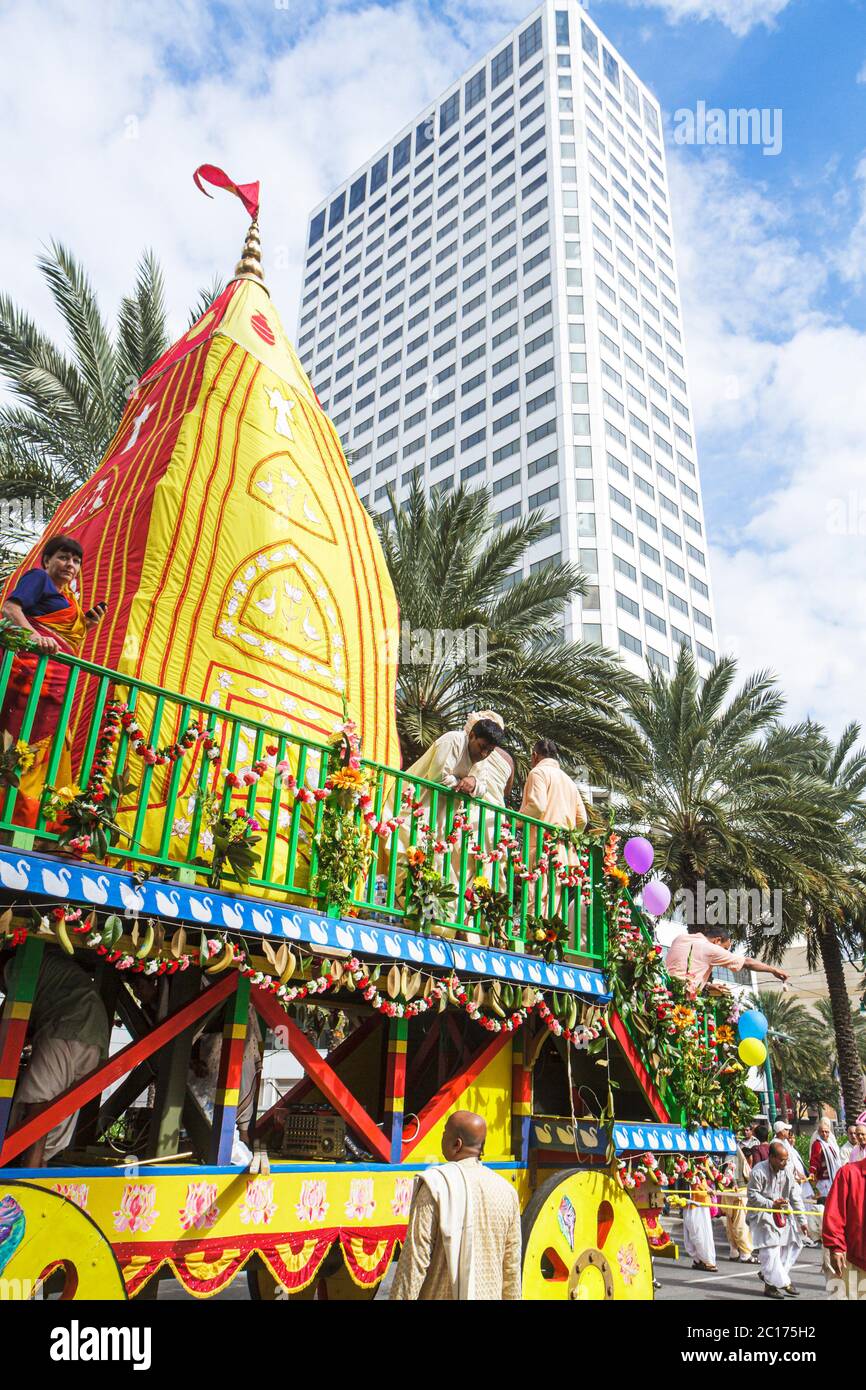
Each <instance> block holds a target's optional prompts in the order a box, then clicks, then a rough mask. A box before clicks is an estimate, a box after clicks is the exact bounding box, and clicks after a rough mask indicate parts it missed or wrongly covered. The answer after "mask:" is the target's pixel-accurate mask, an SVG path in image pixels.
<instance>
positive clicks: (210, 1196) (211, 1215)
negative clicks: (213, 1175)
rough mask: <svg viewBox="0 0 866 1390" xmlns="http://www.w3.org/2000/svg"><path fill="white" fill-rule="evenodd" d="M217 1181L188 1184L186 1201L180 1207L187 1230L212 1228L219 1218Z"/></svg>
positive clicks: (182, 1221) (181, 1219)
mask: <svg viewBox="0 0 866 1390" xmlns="http://www.w3.org/2000/svg"><path fill="white" fill-rule="evenodd" d="M216 1198H217V1185H216V1183H215V1182H191V1183H188V1184H187V1189H186V1201H185V1202H184V1204H183V1206H182V1207H181V1209H180V1213H179V1215H180V1224H181V1226H182V1227H183V1229H184V1230H185V1231H191V1230H196V1231H202V1230H210V1228H211V1226H213V1225H214V1224H215V1222H216V1221H217V1220H218V1218H219V1214H220V1211H219V1207H218V1206H217V1204H216Z"/></svg>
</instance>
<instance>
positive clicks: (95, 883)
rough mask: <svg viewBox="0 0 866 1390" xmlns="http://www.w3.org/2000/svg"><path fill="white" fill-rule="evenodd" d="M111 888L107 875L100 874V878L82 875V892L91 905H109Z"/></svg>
mask: <svg viewBox="0 0 866 1390" xmlns="http://www.w3.org/2000/svg"><path fill="white" fill-rule="evenodd" d="M110 886H111V885H110V882H109V880H108V878H107V876H106V875H105V874H100V875H99V876H98V878H89V877H88V875H87V874H82V875H81V891H82V893H83V894H84V896H85V898H86V899H87V901H88V902H89V903H107V902H108V890H109V888H110Z"/></svg>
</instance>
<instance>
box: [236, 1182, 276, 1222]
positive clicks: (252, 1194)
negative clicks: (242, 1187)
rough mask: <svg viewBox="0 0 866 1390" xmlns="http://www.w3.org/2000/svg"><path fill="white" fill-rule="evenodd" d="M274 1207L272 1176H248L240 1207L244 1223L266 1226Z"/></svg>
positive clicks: (274, 1209)
mask: <svg viewBox="0 0 866 1390" xmlns="http://www.w3.org/2000/svg"><path fill="white" fill-rule="evenodd" d="M276 1209H277V1204H276V1202H275V1201H274V1180H273V1178H248V1179H247V1190H246V1195H245V1197H244V1200H243V1202H242V1203H241V1209H240V1215H241V1221H243V1223H244V1225H245V1226H246V1225H249V1223H250V1222H252V1223H253V1225H254V1226H267V1225H268V1223H269V1222H270V1219H271V1217H272V1216H273V1214H274V1212H275V1211H276Z"/></svg>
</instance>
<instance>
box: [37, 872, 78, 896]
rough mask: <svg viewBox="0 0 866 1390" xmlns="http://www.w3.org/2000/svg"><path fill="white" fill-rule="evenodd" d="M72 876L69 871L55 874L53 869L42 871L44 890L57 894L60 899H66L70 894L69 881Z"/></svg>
mask: <svg viewBox="0 0 866 1390" xmlns="http://www.w3.org/2000/svg"><path fill="white" fill-rule="evenodd" d="M71 877H72V875H71V874H70V872H69V870H68V869H65V868H64V869H58V870H57V872H56V873H55V872H54V870H53V869H43V870H42V888H43V891H44V892H46V893H56V894H57V896H58V897H60V898H65V897H66V896H67V894H68V893H69V880H70V879H71Z"/></svg>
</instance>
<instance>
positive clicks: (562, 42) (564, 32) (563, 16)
mask: <svg viewBox="0 0 866 1390" xmlns="http://www.w3.org/2000/svg"><path fill="white" fill-rule="evenodd" d="M568 44H569V38H568V10H557V11H556V46H557V48H568Z"/></svg>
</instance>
